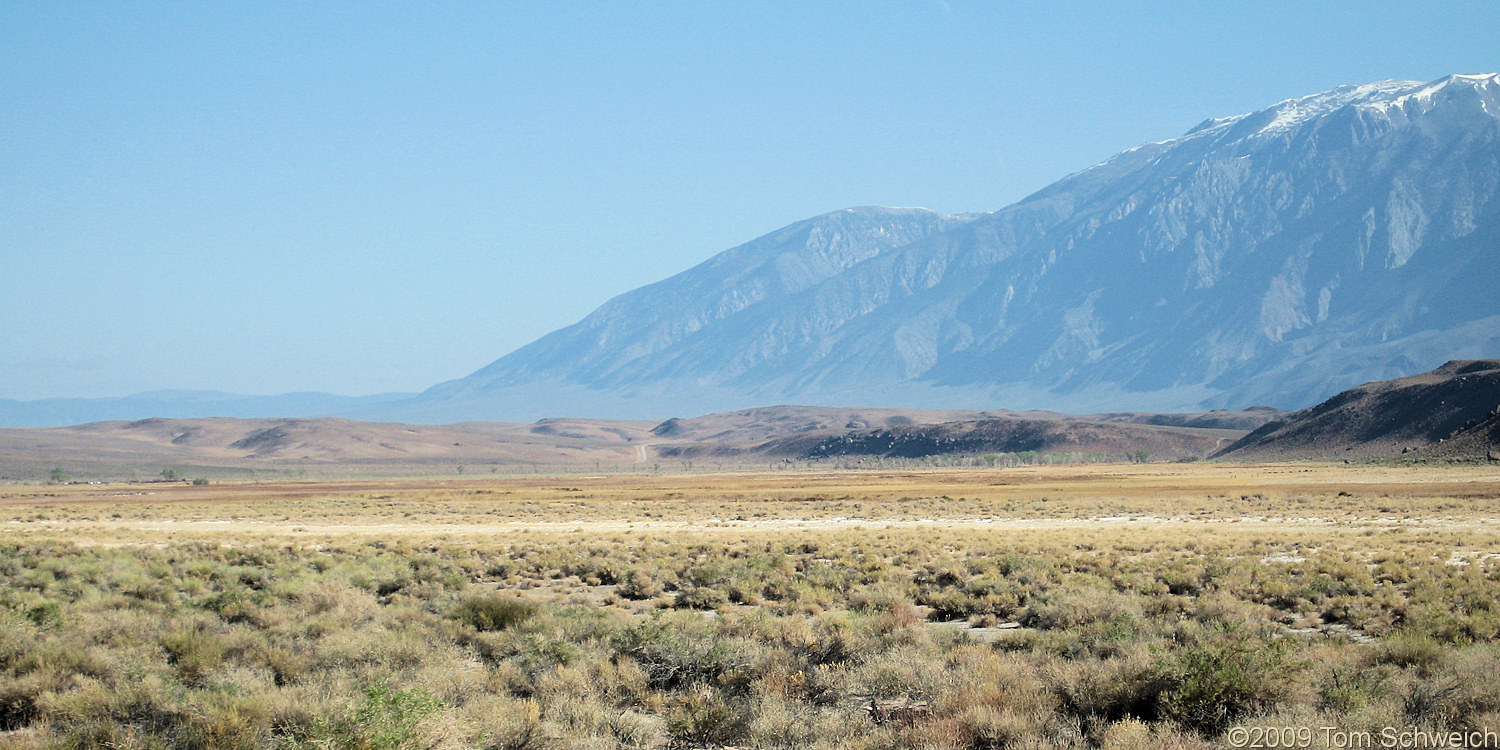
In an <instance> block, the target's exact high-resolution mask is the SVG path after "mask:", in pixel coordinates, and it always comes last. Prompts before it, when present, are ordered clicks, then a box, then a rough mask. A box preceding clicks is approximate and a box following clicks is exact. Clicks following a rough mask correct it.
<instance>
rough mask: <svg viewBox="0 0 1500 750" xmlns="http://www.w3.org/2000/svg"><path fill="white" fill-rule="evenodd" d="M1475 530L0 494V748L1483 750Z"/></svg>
mask: <svg viewBox="0 0 1500 750" xmlns="http://www.w3.org/2000/svg"><path fill="white" fill-rule="evenodd" d="M1497 499H1500V468H1497V467H1495V466H1493V465H1482V464H1481V465H1466V466H1430V467H1420V466H1419V467H1397V466H1391V467H1382V466H1369V465H1356V466H1346V465H1342V464H1340V465H1331V464H1297V463H1286V464H1261V465H1249V464H1211V463H1189V464H1177V463H1167V464H1086V465H1053V466H1030V467H1018V468H1008V469H972V468H970V469H949V470H921V471H903V472H891V471H864V472H812V471H805V470H803V471H780V472H759V473H738V474H675V475H661V476H656V475H636V476H578V475H571V476H526V477H505V478H482V479H462V480H459V479H404V480H371V481H327V482H312V481H310V482H263V483H254V482H243V483H215V484H210V485H198V486H195V485H192V484H188V483H166V482H154V483H141V484H131V483H112V484H105V485H44V484H29V485H20V484H17V485H8V486H4V487H0V527H3V528H4V529H5V533H4V540H3V543H0V605H3V613H4V616H5V620H4V627H3V629H0V730H3V732H4V733H3V734H0V738H3V740H4V742H5V744H7V746H13V747H59V746H62V747H99V746H113V747H142V748H146V747H203V748H210V747H213V748H222V747H242V748H263V747H299V748H301V747H307V748H312V747H318V748H330V747H338V748H407V747H410V748H417V747H422V748H436V747H454V748H457V747H485V748H525V747H538V748H541V747H828V748H833V747H840V748H842V747H857V748H884V747H891V748H895V747H933V748H938V747H942V748H975V747H1110V748H1125V747H1131V748H1136V747H1139V748H1146V747H1221V746H1224V743H1226V742H1234V741H1237V740H1236V738H1240V739H1243V738H1244V737H1247V736H1248V734H1247V733H1250V732H1256V731H1262V732H1263V731H1264V728H1265V727H1269V726H1277V727H1313V728H1315V727H1322V726H1333V727H1337V728H1339V729H1340V731H1348V732H1355V733H1361V732H1367V733H1370V736H1371V737H1372V738H1375V739H1376V741H1378V740H1379V737H1380V734H1379V733H1380V732H1382V731H1384V730H1385V729H1386V728H1387V727H1397V728H1401V729H1402V730H1403V731H1405V730H1407V729H1411V728H1417V729H1423V730H1427V729H1430V730H1433V731H1438V730H1443V731H1448V730H1452V731H1483V730H1484V729H1485V728H1487V727H1490V728H1492V727H1496V726H1500V683H1497V682H1496V681H1495V680H1494V679H1493V675H1494V673H1495V671H1496V670H1497V669H1500V648H1497V646H1496V639H1497V635H1500V605H1497V602H1500V503H1497ZM1309 731H1312V730H1309ZM1356 736H1361V735H1358V734H1356ZM1313 740H1316V741H1315V742H1313V744H1311V745H1304V746H1337V745H1336V744H1330V743H1331V742H1332V740H1328V739H1326V738H1325V739H1318V738H1316V737H1314V738H1313ZM1319 742H1321V743H1322V744H1318V743H1319ZM1241 746H1242V745H1241Z"/></svg>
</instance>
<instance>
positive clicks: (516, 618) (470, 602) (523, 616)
mask: <svg viewBox="0 0 1500 750" xmlns="http://www.w3.org/2000/svg"><path fill="white" fill-rule="evenodd" d="M536 613H537V606H536V605H535V604H532V603H531V602H528V601H525V600H523V599H520V598H517V597H513V596H502V595H500V594H486V595H483V596H475V597H470V598H468V599H465V600H463V601H462V602H460V603H459V605H458V606H457V607H455V608H454V609H453V611H452V612H450V613H449V614H448V616H449V617H450V618H451V619H454V620H457V621H459V622H461V623H464V624H466V625H468V626H470V627H472V628H474V629H475V630H478V631H479V632H481V633H487V632H491V631H495V630H507V629H509V628H513V627H515V626H517V625H520V624H521V623H523V622H526V621H527V620H530V619H531V618H532V617H533V616H534V615H536Z"/></svg>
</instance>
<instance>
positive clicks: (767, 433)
mask: <svg viewBox="0 0 1500 750" xmlns="http://www.w3.org/2000/svg"><path fill="white" fill-rule="evenodd" d="M1277 414H1279V412H1277V411H1275V410H1273V409H1256V410H1249V411H1243V412H1233V411H1224V412H1206V413H1197V414H1171V415H1163V414H1134V413H1112V414H1106V415H1097V416H1088V415H1085V416H1075V415H1067V414H1055V413H1050V412H1025V413H1020V412H998V411H922V410H903V409H853V408H850V409H835V408H823V407H807V406H779V407H768V408H762V409H750V410H745V411H740V412H729V413H723V414H708V415H703V416H699V417H692V418H686V419H668V420H665V421H650V420H636V421H626V420H598V419H566V418H562V419H559V418H554V419H543V420H540V421H538V422H535V423H530V424H519V423H508V422H470V423H459V424H450V425H441V426H426V425H409V424H398V423H389V422H360V421H353V420H347V419H339V418H315V419H302V418H289V419H236V418H204V419H162V418H152V419H143V420H136V421H108V422H95V423H90V424H83V425H76V426H71V427H48V428H5V429H0V478H6V479H28V478H29V479H37V478H45V477H46V476H47V475H48V472H49V471H50V470H51V469H52V468H64V469H68V470H69V473H70V475H72V476H74V477H76V478H79V479H84V478H92V477H94V476H105V475H109V476H125V475H130V474H129V472H128V471H126V470H127V469H130V470H131V471H135V472H136V475H139V470H140V469H141V467H152V466H154V467H156V470H160V467H162V466H193V467H199V469H201V470H202V471H206V472H207V473H210V474H215V475H217V476H234V475H239V474H245V473H246V472H249V471H250V470H259V469H261V468H267V469H272V470H282V471H284V470H288V469H290V468H291V467H313V468H318V467H322V468H324V469H327V468H329V467H338V469H339V470H340V471H343V472H346V473H348V472H358V471H361V470H364V471H386V470H394V469H396V468H397V467H401V468H402V469H404V470H411V471H427V472H430V471H432V470H434V467H446V468H445V469H444V470H448V469H455V468H456V467H457V466H467V467H471V468H475V469H477V468H478V467H492V468H494V469H496V470H498V469H500V468H502V467H508V468H515V467H555V468H569V467H573V468H596V469H603V468H610V469H618V468H628V467H630V466H632V465H639V464H646V463H647V462H655V461H657V460H665V461H668V462H670V461H672V460H677V461H688V460H692V459H693V458H695V457H717V458H719V459H722V460H723V462H725V463H730V464H734V463H746V464H749V463H761V462H762V461H765V460H772V459H784V458H790V459H798V460H818V459H825V458H832V457H837V456H845V455H887V456H897V455H899V456H903V457H919V456H927V455H932V454H934V453H973V452H1020V451H1038V452H1052V451H1059V452H1062V451H1067V452H1079V451H1093V452H1098V453H1103V454H1108V455H1112V456H1123V455H1125V454H1128V453H1133V452H1136V451H1140V450H1144V451H1147V452H1148V453H1150V454H1153V455H1156V456H1158V457H1163V458H1165V457H1174V458H1175V457H1189V456H1191V457H1202V456H1204V455H1207V454H1208V453H1210V452H1211V451H1213V450H1215V449H1216V448H1218V447H1221V446H1222V445H1224V444H1227V443H1228V442H1231V441H1233V440H1234V439H1236V438H1238V437H1239V436H1241V435H1243V434H1244V432H1245V428H1246V426H1247V425H1248V426H1258V425H1259V424H1260V423H1262V422H1264V421H1266V420H1269V419H1272V418H1274V417H1275V416H1276V415H1277ZM891 436H899V438H896V439H897V440H898V441H899V442H900V445H901V447H900V448H899V449H897V450H891V449H888V448H880V447H879V445H878V444H879V443H880V442H881V441H889V440H891V439H892V438H891ZM922 446H925V447H922ZM424 467H425V468H424ZM122 472H123V473H122ZM152 473H154V471H148V472H147V474H146V475H147V476H149V475H151V474H152Z"/></svg>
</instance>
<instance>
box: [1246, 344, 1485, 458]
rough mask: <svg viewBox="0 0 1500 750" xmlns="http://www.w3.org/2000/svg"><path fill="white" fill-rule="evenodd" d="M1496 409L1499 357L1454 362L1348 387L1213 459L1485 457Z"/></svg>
mask: <svg viewBox="0 0 1500 750" xmlns="http://www.w3.org/2000/svg"><path fill="white" fill-rule="evenodd" d="M1497 409H1500V360H1494V359H1478V360H1455V361H1452V362H1449V363H1447V364H1445V365H1443V366H1442V367H1439V368H1437V369H1436V370H1433V371H1431V372H1426V373H1422V374H1420V375H1412V376H1410V377H1405V378H1398V379H1396V380H1383V381H1379V382H1375V383H1366V384H1364V385H1362V386H1359V387H1357V388H1351V389H1349V390H1347V391H1344V392H1343V393H1340V394H1338V395H1337V396H1334V397H1333V398H1330V399H1328V400H1327V401H1324V402H1323V403H1321V404H1318V405H1317V406H1314V407H1312V408H1309V409H1303V410H1302V411H1298V412H1293V413H1291V414H1287V415H1286V416H1284V417H1282V418H1281V419H1278V420H1276V421H1274V422H1269V423H1267V424H1265V425H1264V426H1262V427H1260V428H1259V429H1256V430H1255V431H1253V432H1251V433H1250V434H1249V435H1246V436H1245V437H1244V438H1242V439H1240V440H1239V441H1238V442H1236V443H1235V444H1234V445H1231V446H1229V447H1228V448H1226V449H1225V450H1223V451H1221V452H1220V453H1219V454H1217V456H1216V457H1220V458H1227V459H1232V460H1246V461H1264V460H1287V459H1304V458H1306V459H1325V460H1326V459H1333V460H1338V459H1341V458H1342V459H1347V460H1371V459H1378V458H1387V457H1392V456H1401V455H1407V454H1412V453H1413V452H1416V453H1417V455H1422V456H1430V457H1433V458H1446V459H1451V460H1473V459H1478V460H1483V459H1484V458H1485V457H1486V455H1492V454H1493V452H1494V449H1495V446H1496V441H1497V437H1500V435H1497V433H1496V430H1497V427H1496V412H1497ZM1449 443H1452V444H1451V445H1449Z"/></svg>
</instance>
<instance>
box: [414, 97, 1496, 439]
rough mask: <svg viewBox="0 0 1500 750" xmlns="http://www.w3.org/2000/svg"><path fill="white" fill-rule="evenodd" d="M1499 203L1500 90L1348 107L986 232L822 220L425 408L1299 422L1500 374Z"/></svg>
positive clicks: (1212, 139)
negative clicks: (860, 408) (1328, 406)
mask: <svg viewBox="0 0 1500 750" xmlns="http://www.w3.org/2000/svg"><path fill="white" fill-rule="evenodd" d="M1497 192H1500V80H1497V78H1496V76H1493V75H1490V76H1450V77H1448V78H1444V79H1441V80H1439V81H1434V82H1432V83H1425V84H1424V83H1417V82H1409V81H1407V82H1402V81H1387V82H1382V83H1375V84H1367V85H1361V86H1347V87H1341V88H1338V89H1335V90H1333V91H1329V92H1325V93H1322V94H1317V95H1313V96H1309V97H1303V98H1301V99H1293V100H1288V101H1284V102H1281V103H1279V104H1276V105H1274V106H1272V107H1269V108H1267V109H1264V110H1261V111H1259V112H1254V113H1251V114H1247V115H1240V116H1236V117H1229V118H1222V119H1213V120H1208V121H1206V122H1204V123H1203V124H1202V125H1200V126H1198V127H1197V128H1194V129H1193V130H1192V131H1190V132H1188V133H1187V134H1185V135H1183V136H1182V137H1179V138H1175V139H1172V140H1169V141H1163V142H1160V143H1152V144H1147V145H1144V146H1140V147H1138V148H1135V149H1131V150H1130V151H1127V152H1125V153H1122V154H1120V155H1118V156H1116V157H1114V158H1112V159H1110V160H1108V161H1106V162H1104V163H1102V164H1099V165H1097V166H1094V167H1092V168H1089V169H1086V170H1083V171H1081V172H1078V173H1076V174H1074V175H1071V176H1069V177H1066V178H1064V179H1062V180H1060V181H1059V182H1057V183H1055V184H1054V185H1052V186H1050V187H1048V188H1046V189H1044V190H1042V191H1040V192H1038V193H1036V194H1035V195H1032V196H1030V197H1028V198H1026V199H1025V200H1022V201H1021V202H1019V203H1017V204H1015V205H1012V206H1010V207H1008V208H1005V209H1002V210H1000V211H997V212H994V213H991V214H983V215H964V216H942V215H939V214H934V213H931V212H927V211H922V210H919V209H876V208H864V209H849V210H845V211H839V212H834V213H831V214H827V215H824V216H820V217H817V218H814V219H810V220H807V221H804V222H799V223H797V224H794V225H792V226H789V227H786V228H785V229H782V230H779V231H777V232H774V233H772V234H769V235H767V236H765V237H762V238H760V239H757V240H755V241H752V242H750V243H748V244H746V245H743V246H741V247H738V248H735V249H733V250H730V251H728V252H725V253H723V254H721V255H719V256H716V257H715V258H713V259H711V260H709V261H707V262H705V263H703V264H702V265H699V266H697V267H695V268H693V269H691V270H689V271H686V272H684V273H682V274H679V275H677V276H674V277H672V278H670V279H667V280H665V281H662V282H660V283H657V284H653V285H651V286H647V287H643V288H641V289H638V290H635V291H633V292H630V293H627V294H624V295H621V296H620V297H618V298H616V299H614V300H612V301H611V302H609V303H607V304H606V305H604V306H603V307H601V308H600V309H599V310H597V311H595V312H594V313H593V314H591V315H589V316H588V317H587V318H585V319H584V320H582V321H580V322H579V323H578V324H576V325H574V326H570V327H568V328H565V329H562V330H560V331H557V332H555V333H553V334H550V335H548V336H546V337H544V338H542V339H540V340H538V341H537V342H535V343H533V344H530V345H528V346H526V347H523V348H521V349H519V350H517V351H516V352H514V353H512V354H510V355H507V356H506V357H503V358H501V359H500V360H498V361H496V362H495V363H493V364H491V365H489V366H488V367H486V368H484V369H482V370H480V371H478V372H476V373H474V374H473V375H471V376H469V377H467V378H464V379H461V380H457V381H453V382H450V383H446V384H443V385H440V386H437V387H435V388H433V389H432V390H430V391H429V392H428V393H427V394H424V396H422V397H421V398H420V399H418V400H417V401H416V402H413V403H412V405H411V407H410V408H411V409H412V410H415V411H418V412H420V411H421V410H424V409H425V410H427V412H428V413H434V414H436V413H444V412H445V410H446V412H447V413H448V415H449V416H452V415H454V414H462V415H467V416H470V417H471V418H473V417H487V416H498V415H500V414H503V415H505V416H508V417H510V418H522V417H528V416H531V415H532V414H533V413H534V414H536V415H538V416H540V415H542V414H546V413H559V412H557V411H555V410H553V411H549V410H548V409H547V408H545V407H547V406H553V407H556V408H565V409H571V410H573V411H580V412H581V411H587V412H588V413H590V414H591V415H596V416H641V415H643V414H641V412H650V413H653V414H656V415H664V414H667V413H684V412H691V411H693V410H695V409H701V410H723V409H731V408H738V407H742V406H749V405H754V404H765V403H777V402H802V403H828V404H860V403H862V404H868V405H879V404H884V403H900V404H903V405H908V406H928V407H938V406H947V407H964V408H984V407H1017V408H1053V409H1063V410H1091V409H1099V408H1115V409H1154V410H1161V409H1171V408H1175V409H1192V408H1197V407H1204V406H1207V407H1229V406H1234V407H1238V406H1246V405H1250V404H1256V403H1260V404H1269V405H1273V406H1279V407H1285V408H1294V407H1300V406H1305V405H1306V404H1308V403H1311V402H1314V401H1316V400H1318V399H1320V398H1324V397H1326V396H1328V395H1330V394H1332V393H1335V392H1337V391H1339V390H1342V389H1343V388H1346V387H1349V386H1352V385H1357V384H1358V383H1362V382H1366V381H1371V380H1378V379H1384V378H1389V377H1394V376H1399V375H1404V374H1409V373H1411V372H1416V371H1420V370H1423V369H1428V368H1431V367H1433V366H1435V365H1437V364H1439V363H1441V362H1443V361H1446V360H1448V359H1452V358H1455V357H1464V358H1474V357H1482V356H1495V355H1497V354H1500V295H1497V294H1495V293H1494V291H1493V289H1492V287H1493V285H1494V280H1495V279H1497V278H1500V250H1497V248H1500V197H1497ZM674 405H681V407H682V408H680V409H674V408H672V406H674ZM533 407H535V408H533ZM406 416H410V414H408V415H406Z"/></svg>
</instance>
